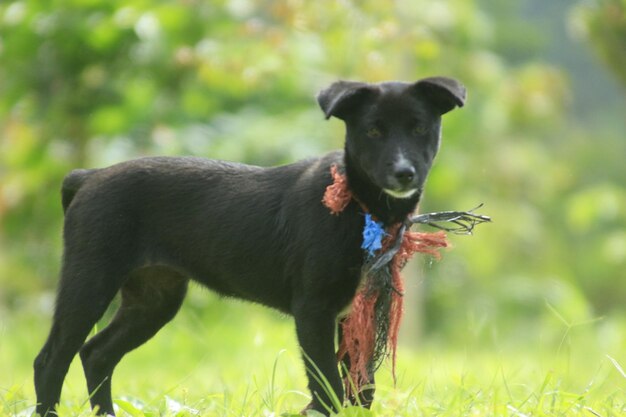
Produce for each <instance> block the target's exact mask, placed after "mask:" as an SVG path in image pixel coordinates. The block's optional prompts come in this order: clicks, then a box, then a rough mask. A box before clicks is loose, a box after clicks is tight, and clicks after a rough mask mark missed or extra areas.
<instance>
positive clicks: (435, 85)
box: [414, 77, 466, 114]
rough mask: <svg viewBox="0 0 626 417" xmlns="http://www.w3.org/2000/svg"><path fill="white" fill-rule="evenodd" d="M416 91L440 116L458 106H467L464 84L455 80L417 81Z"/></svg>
mask: <svg viewBox="0 0 626 417" xmlns="http://www.w3.org/2000/svg"><path fill="white" fill-rule="evenodd" d="M414 86H415V89H416V91H417V92H418V93H419V94H420V95H421V96H422V97H425V98H426V99H427V100H429V101H430V102H431V103H432V104H433V105H434V106H435V108H436V109H437V111H438V112H439V114H445V113H447V112H449V111H450V110H452V109H454V108H455V107H456V106H459V107H463V105H464V104H465V97H466V91H465V87H464V86H463V84H461V83H460V82H458V81H457V80H455V79H453V78H448V77H429V78H423V79H421V80H419V81H417V82H416V83H415V84H414Z"/></svg>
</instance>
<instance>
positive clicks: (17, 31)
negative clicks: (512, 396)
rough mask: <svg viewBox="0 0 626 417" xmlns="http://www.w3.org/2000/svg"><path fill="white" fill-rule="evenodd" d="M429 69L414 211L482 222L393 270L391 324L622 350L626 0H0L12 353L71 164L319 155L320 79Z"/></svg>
mask: <svg viewBox="0 0 626 417" xmlns="http://www.w3.org/2000/svg"><path fill="white" fill-rule="evenodd" d="M431 75H447V76H451V77H455V78H457V79H459V80H461V81H462V82H463V83H464V84H465V85H466V87H467V89H468V96H469V98H468V102H467V105H466V107H464V108H463V109H460V110H455V111H454V112H451V113H450V114H449V115H446V116H445V120H444V142H443V146H442V150H441V152H440V154H439V156H438V158H437V162H436V165H435V167H434V169H433V171H432V173H431V177H430V179H429V182H428V185H427V190H426V196H425V200H424V202H423V204H422V207H421V209H422V211H439V210H462V209H463V210H465V209H470V208H472V207H474V206H476V205H477V204H479V203H484V204H485V206H484V208H482V209H481V212H482V213H484V214H488V215H490V216H492V217H493V219H494V223H493V224H490V225H484V226H481V227H479V228H478V229H477V231H476V234H475V235H474V236H471V237H465V236H463V237H456V236H453V237H451V239H452V242H453V244H454V249H453V250H452V251H450V252H448V253H446V254H445V255H444V258H443V260H442V261H440V262H432V261H430V260H422V261H418V262H415V263H413V264H412V265H411V266H410V267H409V268H408V273H407V281H408V282H407V286H408V287H409V291H410V293H411V296H410V300H411V302H410V306H409V307H410V308H409V311H408V313H407V318H406V323H405V329H404V330H403V332H404V342H405V343H407V344H417V345H420V344H429V343H431V344H438V343H439V344H441V345H445V346H447V347H452V348H458V349H465V348H467V346H468V344H470V345H478V346H483V345H488V346H495V347H498V348H500V347H502V346H528V347H531V346H533V345H534V344H537V343H548V344H550V343H554V344H555V346H560V345H559V343H562V342H563V341H564V340H565V338H566V337H567V336H569V335H570V334H571V333H574V332H581V334H583V335H585V337H587V338H591V339H593V340H596V341H597V343H598V344H599V345H600V346H610V347H611V349H613V353H612V355H617V353H615V352H619V351H620V349H621V352H622V353H623V352H624V349H623V348H624V347H626V308H625V300H626V1H625V0H586V1H571V0H551V1H543V0H526V1H514V0H440V1H428V0H412V1H393V2H392V1H380V0H364V1H351V0H341V1H304V0H288V1H270V0H228V1H225V0H213V1H202V0H179V1H157V0H124V1H121V0H63V1H62V0H50V1H46V2H39V1H34V0H33V1H30V0H22V1H5V2H2V3H1V4H0V327H3V329H4V330H0V331H4V332H5V334H8V333H7V332H8V330H7V329H8V328H11V329H12V328H13V327H11V325H9V324H8V323H15V320H18V318H17V317H24V316H27V317H34V318H36V319H35V320H37V321H39V322H41V323H43V324H42V325H41V327H38V329H39V328H40V329H44V330H43V332H44V334H42V335H39V334H38V335H36V336H32V335H31V337H32V340H33V345H37V346H34V347H33V348H32V352H36V350H37V348H38V347H39V345H40V343H42V342H43V338H44V337H45V331H46V330H45V329H46V326H47V323H48V319H49V316H50V312H51V309H52V305H53V301H52V300H53V295H54V288H55V285H56V281H57V274H58V269H59V260H60V255H61V228H62V210H61V205H60V194H59V189H60V183H61V181H62V178H63V176H64V175H65V174H66V173H67V172H68V171H70V170H71V169H74V168H78V167H103V166H107V165H110V164H113V163H116V162H119V161H123V160H127V159H130V158H135V157H139V156H145V155H198V156H206V157H211V158H220V159H227V160H235V161H243V162H247V163H253V164H259V165H274V164H284V163H289V162H292V161H295V160H297V159H299V158H303V157H311V156H315V155H321V154H323V153H324V152H327V151H329V150H333V149H336V148H340V147H341V146H342V139H343V125H342V123H341V122H340V121H338V120H331V121H325V120H324V118H323V115H322V113H321V112H320V110H319V109H318V107H317V104H316V102H315V99H314V97H315V94H316V92H317V91H319V90H320V89H321V88H323V87H324V86H326V85H327V84H328V83H330V82H332V81H334V80H336V79H338V78H342V79H358V80H364V81H372V82H374V81H382V80H389V79H400V80H416V79H418V78H421V77H425V76H431ZM250 210H254V202H253V201H251V202H250ZM216 303H218V301H216V299H215V298H212V297H211V296H210V295H207V294H206V292H203V291H200V290H198V289H194V290H193V291H192V294H191V297H190V300H188V302H187V303H186V306H185V309H189V310H193V311H195V310H194V309H197V311H198V313H197V315H198V317H204V316H203V315H205V316H206V317H210V316H211V315H217V313H216V310H215V309H219V312H220V313H223V314H230V315H232V316H233V317H236V316H237V314H238V313H237V311H238V310H237V309H239V308H240V306H238V305H237V304H233V305H231V304H228V303H226V304H221V303H220V304H219V307H215V305H216ZM245 311H247V312H249V310H245ZM254 314H259V315H263V314H274V313H269V312H265V310H262V309H259V310H254ZM194 317H196V316H194ZM233 320H236V319H233ZM2 323H4V324H2ZM16 327H19V326H16ZM11 335H12V334H11ZM539 335H541V338H539ZM23 337H24V338H27V336H23ZM11 340H12V339H11V338H6V337H5V338H2V340H0V345H5V346H7V344H10V343H11ZM539 340H541V342H539ZM1 350H2V348H0V351H1ZM32 352H31V351H29V352H28V355H30V353H32ZM4 355H5V359H6V360H7V361H8V360H9V359H7V358H8V356H7V355H8V354H7V353H6V350H5V354H4ZM28 355H27V354H25V356H28ZM27 359H28V361H30V360H31V359H32V358H30V357H28V358H27ZM617 359H618V360H619V361H621V362H622V363H624V362H626V356H624V355H622V356H621V358H620V357H618V358H617ZM10 360H14V359H10ZM7 366H8V365H7ZM0 367H2V363H0ZM1 373H2V371H0V374H1ZM5 375H6V374H5ZM5 377H6V376H5ZM27 377H28V378H29V376H23V375H19V376H12V377H10V378H9V380H8V382H7V384H11V383H13V382H14V381H21V379H22V378H24V379H25V378H27ZM0 385H1V381H0Z"/></svg>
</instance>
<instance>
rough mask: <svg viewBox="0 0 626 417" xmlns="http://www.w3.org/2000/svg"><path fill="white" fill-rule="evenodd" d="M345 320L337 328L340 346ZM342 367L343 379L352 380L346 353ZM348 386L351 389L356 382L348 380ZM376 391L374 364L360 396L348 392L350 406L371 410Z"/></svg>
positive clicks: (368, 370) (370, 367) (348, 358)
mask: <svg viewBox="0 0 626 417" xmlns="http://www.w3.org/2000/svg"><path fill="white" fill-rule="evenodd" d="M343 320H345V319H342V320H340V321H339V325H338V326H337V336H338V342H339V343H338V344H339V346H341V345H342V341H343ZM339 366H340V369H339V370H340V375H341V378H342V379H344V380H345V379H346V378H350V376H349V374H350V373H349V370H350V356H349V355H348V354H347V353H346V354H345V355H344V356H343V358H342V359H341V363H340V364H339ZM347 384H350V385H349V386H350V387H351V386H352V384H354V381H350V380H348V382H347ZM348 391H352V390H351V389H349V390H348ZM375 391H376V382H375V380H374V369H373V366H372V364H370V366H368V369H367V381H364V382H363V385H362V386H361V390H360V391H359V392H358V393H356V394H358V395H355V393H354V392H347V393H346V396H347V397H348V398H347V399H348V401H350V404H352V405H360V406H361V407H365V408H370V407H371V406H372V402H373V401H374V392H375Z"/></svg>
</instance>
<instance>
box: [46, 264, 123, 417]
mask: <svg viewBox="0 0 626 417" xmlns="http://www.w3.org/2000/svg"><path fill="white" fill-rule="evenodd" d="M109 272H110V271H105V270H98V268H84V267H77V266H76V265H72V264H70V263H69V262H64V265H63V270H62V273H61V282H60V285H59V292H58V294H57V303H56V308H55V312H54V317H53V321H52V328H51V330H50V334H49V336H48V339H47V341H46V343H45V345H44V346H43V348H42V349H41V351H40V352H39V355H37V358H36V359H35V363H34V368H35V391H36V393H37V408H36V412H37V413H38V414H39V415H41V416H46V415H50V414H52V413H54V409H55V407H56V404H57V403H58V402H59V398H60V396H61V387H62V386H63V380H64V379H65V375H66V374H67V371H68V369H69V366H70V363H71V362H72V358H74V355H76V352H78V350H79V349H80V347H81V346H82V344H83V343H84V341H85V338H86V337H87V335H88V334H89V331H90V330H91V329H92V328H93V326H94V324H95V323H96V322H97V321H98V320H99V319H100V317H102V314H104V312H105V310H106V308H107V307H108V305H109V303H110V302H111V300H112V299H113V297H114V296H115V293H116V292H117V290H118V287H117V286H115V284H114V282H115V281H114V280H112V279H110V278H111V276H112V275H111V274H110V273H109ZM117 276H118V277H119V276H120V275H117ZM109 280H110V281H112V282H109ZM118 281H121V279H119V278H118Z"/></svg>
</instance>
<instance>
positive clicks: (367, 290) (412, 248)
mask: <svg viewBox="0 0 626 417" xmlns="http://www.w3.org/2000/svg"><path fill="white" fill-rule="evenodd" d="M330 172H331V176H332V178H333V183H332V184H331V185H329V186H328V187H327V188H326V192H325V193H324V198H323V199H322V202H323V204H324V205H325V206H326V207H328V208H329V209H330V212H331V213H332V214H339V213H341V212H342V211H343V210H344V209H345V208H346V207H347V206H348V204H349V203H350V201H351V200H352V199H353V195H352V193H351V192H350V190H349V188H348V181H347V178H346V176H345V175H344V174H342V173H340V172H339V170H338V168H337V166H336V165H333V166H331V168H330ZM361 207H362V208H363V210H364V211H365V212H367V208H366V207H364V206H363V204H361ZM366 216H367V217H366V226H365V229H366V230H364V239H366V238H367V236H366V232H367V228H368V227H369V223H372V220H370V219H371V216H370V215H369V214H368V213H366ZM373 224H374V228H375V227H376V225H380V223H378V222H375V221H373ZM378 227H380V226H378ZM381 233H382V234H383V235H384V238H382V242H380V244H379V245H378V246H371V247H374V248H375V249H376V250H375V251H373V250H371V249H370V251H369V253H368V252H366V255H365V256H366V261H365V263H364V266H363V272H362V273H363V274H364V276H365V279H364V280H363V283H362V285H361V287H360V289H359V290H358V291H357V294H356V295H355V297H354V299H353V301H352V308H351V311H350V314H349V315H348V316H347V317H346V318H345V319H344V320H343V321H342V324H341V330H342V334H343V337H342V339H341V344H340V346H339V351H338V352H337V358H338V360H342V359H343V358H344V357H345V356H346V355H347V357H348V358H349V363H350V369H348V373H349V376H348V377H346V379H345V380H344V386H345V388H346V392H347V393H351V392H356V393H358V392H360V390H361V388H362V387H363V385H364V384H367V383H368V382H369V379H370V378H369V375H370V374H371V373H373V372H374V371H375V370H376V369H377V368H378V367H379V366H380V364H381V363H382V361H383V360H384V359H385V358H386V357H388V356H391V361H392V375H393V378H394V381H395V369H396V347H397V342H398V330H399V328H400V321H401V319H402V312H403V298H402V297H403V292H404V284H403V281H402V276H401V275H400V271H401V270H402V268H404V266H405V265H406V263H407V262H408V261H409V259H411V257H412V256H413V254H415V253H416V252H421V253H427V254H430V255H432V256H434V257H435V258H437V259H439V258H440V257H441V254H440V253H439V250H440V249H441V248H446V247H448V246H449V244H448V241H447V240H446V234H445V233H444V232H443V231H439V232H435V233H423V232H411V231H408V230H407V228H406V226H405V225H403V224H402V223H398V224H394V225H392V226H390V227H388V228H387V229H386V230H384V231H383V232H381ZM400 239H401V241H400ZM387 252H389V254H391V253H393V256H391V257H388V258H389V259H386V257H385V256H384V254H385V253H387ZM353 390H354V391H353Z"/></svg>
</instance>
